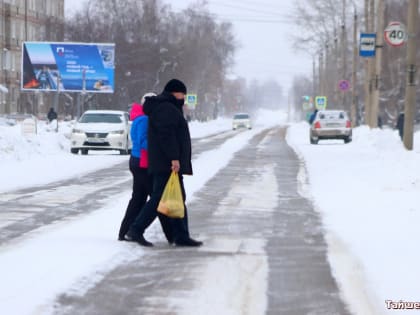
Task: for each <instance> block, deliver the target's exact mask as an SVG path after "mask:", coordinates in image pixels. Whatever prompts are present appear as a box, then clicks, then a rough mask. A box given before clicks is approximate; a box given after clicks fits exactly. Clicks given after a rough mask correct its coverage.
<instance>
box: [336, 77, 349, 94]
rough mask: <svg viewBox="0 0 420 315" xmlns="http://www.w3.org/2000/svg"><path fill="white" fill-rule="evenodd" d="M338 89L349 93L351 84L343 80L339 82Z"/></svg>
mask: <svg viewBox="0 0 420 315" xmlns="http://www.w3.org/2000/svg"><path fill="white" fill-rule="evenodd" d="M338 88H339V89H340V90H341V91H343V92H345V91H348V90H349V89H350V82H349V81H347V80H341V81H340V82H338Z"/></svg>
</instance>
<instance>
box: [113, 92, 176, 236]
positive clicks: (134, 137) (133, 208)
mask: <svg viewBox="0 0 420 315" xmlns="http://www.w3.org/2000/svg"><path fill="white" fill-rule="evenodd" d="M151 96H156V94H155V93H146V94H145V95H144V96H143V97H142V100H141V103H142V104H143V103H144V101H145V99H146V97H151ZM130 120H131V121H132V125H131V133H130V135H131V141H132V143H133V146H132V150H131V155H130V161H129V168H130V172H131V174H132V175H133V191H132V194H131V199H130V201H129V203H128V206H127V210H126V211H125V215H124V218H123V220H122V222H121V226H120V230H119V232H118V240H120V241H123V240H125V238H124V236H125V234H126V233H127V232H128V229H129V228H130V225H131V224H132V223H133V222H134V220H135V219H136V217H137V216H138V215H139V213H140V211H141V209H142V208H143V206H144V204H145V203H146V200H147V197H148V196H150V194H151V192H152V184H153V183H152V176H151V175H150V174H148V171H147V167H148V150H147V146H148V145H147V129H148V118H147V116H146V115H144V112H143V106H142V105H141V104H137V103H133V105H132V107H131V111H130ZM167 221H168V220H166V221H165V222H162V221H161V223H162V227H163V229H164V233H165V236H166V237H167V238H168V240H169V241H172V232H171V226H170V222H167Z"/></svg>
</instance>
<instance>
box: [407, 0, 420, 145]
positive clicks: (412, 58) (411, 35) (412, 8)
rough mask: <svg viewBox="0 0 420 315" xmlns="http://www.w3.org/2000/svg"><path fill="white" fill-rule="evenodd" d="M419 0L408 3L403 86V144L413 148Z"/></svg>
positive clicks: (410, 0)
mask: <svg viewBox="0 0 420 315" xmlns="http://www.w3.org/2000/svg"><path fill="white" fill-rule="evenodd" d="M418 10H419V0H409V3H408V18H407V19H408V26H407V31H408V47H407V83H406V88H405V110H404V139H403V141H404V146H405V148H406V149H407V150H410V151H411V150H413V125H414V112H415V108H416V71H417V66H416V28H417V27H416V26H417V21H418V17H419V12H418Z"/></svg>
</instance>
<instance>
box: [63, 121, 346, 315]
mask: <svg viewBox="0 0 420 315" xmlns="http://www.w3.org/2000/svg"><path fill="white" fill-rule="evenodd" d="M284 133H285V130H284V129H280V128H273V129H269V130H266V131H264V132H261V133H259V134H258V135H256V136H255V137H254V138H253V139H252V140H251V141H250V143H249V145H247V146H246V147H245V148H244V149H242V150H240V151H239V152H238V153H236V155H235V157H234V159H233V160H231V161H230V163H229V164H228V165H227V166H226V167H225V168H223V169H222V170H221V171H220V172H218V173H217V175H216V176H214V177H213V178H212V179H210V180H209V181H208V182H207V183H206V185H205V187H204V188H203V189H201V190H200V191H199V192H197V193H196V195H195V198H194V200H193V202H191V203H190V204H189V214H190V227H191V231H192V235H193V237H197V238H198V239H202V240H204V242H205V245H204V246H203V247H202V248H200V249H189V248H173V247H171V246H169V245H168V244H166V243H165V242H164V241H163V239H162V238H160V241H158V242H156V241H155V243H156V246H155V247H154V248H151V249H144V248H141V247H139V246H138V245H136V244H131V243H121V244H120V245H121V246H123V247H126V248H130V249H131V250H132V253H133V257H130V259H127V262H126V263H125V264H123V265H120V266H119V267H117V268H115V269H113V270H112V271H110V272H109V273H107V274H106V275H104V276H103V278H102V280H100V281H98V282H97V283H96V284H95V285H94V286H93V287H87V288H86V289H85V290H76V291H69V292H67V293H66V294H65V295H61V296H60V297H59V298H58V299H57V301H56V302H57V304H56V310H57V314H60V315H63V314H92V313H98V314H118V313H137V314H178V315H184V314H194V315H200V314H221V315H228V314H235V315H236V314H238V315H242V314H250V315H251V314H252V315H254V314H264V313H266V314H276V315H278V314H287V315H293V314H304V313H309V312H310V313H311V314H322V315H325V314H340V315H343V314H348V313H347V311H346V310H345V307H344V305H343V303H342V301H341V300H340V297H339V293H338V289H337V286H336V284H335V281H334V279H333V277H332V275H331V270H330V267H329V265H328V263H327V259H326V245H325V241H324V239H323V235H322V228H321V226H320V220H319V218H318V215H317V213H316V212H315V211H314V210H313V209H312V207H311V204H310V203H309V202H308V201H307V200H306V199H304V198H303V197H301V196H300V195H299V194H298V191H297V190H298V182H297V175H298V171H299V160H298V159H297V157H296V155H295V154H294V153H293V151H292V150H291V148H289V147H288V146H287V144H286V142H285V140H284ZM196 176H199V174H196ZM152 230H156V229H152ZM158 232H159V233H160V231H158ZM152 233H153V231H152ZM146 236H147V235H146ZM151 239H152V240H153V237H152V238H151ZM135 256H138V258H137V259H136V258H135ZM101 277H102V275H101V276H100V278H101ZM78 287H79V288H80V287H82V286H78Z"/></svg>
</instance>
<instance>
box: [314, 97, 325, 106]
mask: <svg viewBox="0 0 420 315" xmlns="http://www.w3.org/2000/svg"><path fill="white" fill-rule="evenodd" d="M315 107H316V108H317V109H325V108H327V97H326V96H317V97H315Z"/></svg>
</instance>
